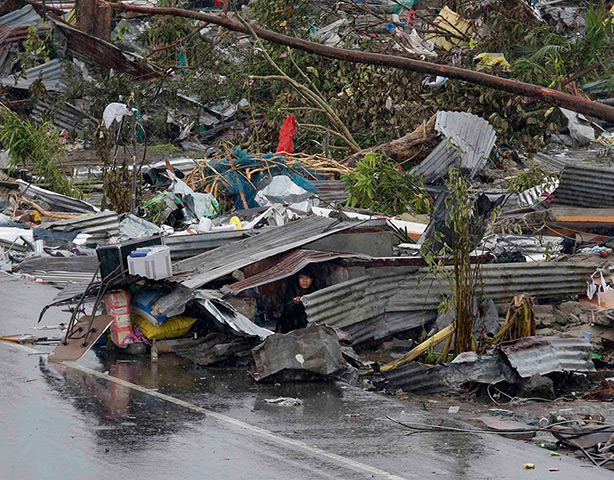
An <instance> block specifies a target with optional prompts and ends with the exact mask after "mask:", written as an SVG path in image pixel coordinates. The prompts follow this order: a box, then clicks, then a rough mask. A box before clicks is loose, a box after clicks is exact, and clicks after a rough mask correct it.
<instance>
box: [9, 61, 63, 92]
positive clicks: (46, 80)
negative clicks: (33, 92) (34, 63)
mask: <svg viewBox="0 0 614 480" xmlns="http://www.w3.org/2000/svg"><path fill="white" fill-rule="evenodd" d="M64 70H65V68H64V61H63V60H59V59H57V58H55V59H53V60H50V61H49V62H47V63H45V64H43V65H39V66H38V67H33V68H29V69H28V70H26V71H25V72H21V73H20V74H19V75H18V76H13V75H9V76H8V77H4V78H0V84H2V85H6V86H7V87H11V88H19V89H22V90H27V89H28V88H30V87H31V86H32V84H33V83H34V82H36V81H38V80H41V81H42V82H43V85H44V86H45V88H46V89H47V90H48V91H53V92H63V91H64V90H66V84H65V83H64V81H63V80H62V77H63V76H64Z"/></svg>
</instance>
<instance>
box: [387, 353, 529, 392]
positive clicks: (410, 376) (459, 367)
mask: <svg viewBox="0 0 614 480" xmlns="http://www.w3.org/2000/svg"><path fill="white" fill-rule="evenodd" d="M457 359H458V361H457ZM457 359H455V360H454V361H453V362H451V363H448V364H446V365H435V366H430V365H424V364H421V363H418V362H411V363H407V364H405V365H402V366H400V367H398V368H395V369H394V370H390V371H387V372H382V376H383V377H384V378H385V379H386V382H385V384H384V385H383V386H385V388H386V390H388V391H389V392H394V391H396V390H398V389H402V390H404V391H406V392H413V393H421V394H426V393H437V392H444V391H448V390H450V389H451V388H458V387H460V386H461V385H463V384H464V383H467V382H476V383H483V384H491V383H498V382H502V381H510V380H511V379H512V378H513V377H514V373H513V372H512V370H511V369H510V367H509V366H508V365H507V364H505V362H503V361H502V360H501V358H500V356H499V355H498V354H496V353H495V354H494V355H482V356H481V357H478V356H477V355H476V354H475V353H473V352H468V353H465V354H462V355H461V356H459V357H457ZM516 378H517V377H516Z"/></svg>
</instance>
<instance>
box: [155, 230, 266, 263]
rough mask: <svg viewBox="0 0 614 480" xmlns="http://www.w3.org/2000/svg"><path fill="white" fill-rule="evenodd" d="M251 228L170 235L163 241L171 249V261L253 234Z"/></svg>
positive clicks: (192, 255) (193, 255) (195, 254)
mask: <svg viewBox="0 0 614 480" xmlns="http://www.w3.org/2000/svg"><path fill="white" fill-rule="evenodd" d="M254 234H255V232H252V231H251V230H238V231H235V232H211V233H198V234H195V235H171V236H170V237H166V238H165V243H166V245H167V246H168V247H170V249H171V259H172V260H173V261H177V260H183V259H186V258H191V257H195V256H197V255H200V254H201V253H205V252H208V251H209V250H213V249H214V248H218V247H221V246H223V245H227V244H229V243H231V242H236V241H239V240H243V239H245V238H249V237H251V236H253V235H254Z"/></svg>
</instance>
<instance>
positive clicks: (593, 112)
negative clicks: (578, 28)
mask: <svg viewBox="0 0 614 480" xmlns="http://www.w3.org/2000/svg"><path fill="white" fill-rule="evenodd" d="M103 3H104V4H105V5H107V6H109V7H111V8H114V9H116V10H122V11H128V12H136V13H140V14H143V15H172V16H175V17H185V18H193V19H195V20H202V21H204V22H207V23H212V24H214V25H219V26H221V27H224V28H227V29H228V30H233V31H235V32H242V33H247V34H251V32H250V29H249V28H248V27H247V26H246V25H243V24H242V23H240V22H236V21H234V20H231V19H230V18H228V17H227V16H226V15H214V14H211V13H200V12H193V11H190V10H184V9H181V8H151V7H137V6H134V5H128V4H125V3H109V2H103ZM251 28H252V29H253V31H254V33H255V34H256V35H258V36H259V37H260V38H262V39H264V40H267V41H269V42H273V43H277V44H279V45H286V46H288V47H292V48H296V49H298V50H302V51H304V52H308V53H313V54H314V55H319V56H322V57H326V58H335V59H338V60H345V61H347V62H353V63H364V64H368V65H378V66H383V67H393V68H400V69H404V70H411V71H413V72H418V73H424V74H428V75H439V76H441V77H448V78H455V79H458V80H464V81H466V82H469V83H473V84H476V85H482V86H484V87H489V88H494V89H496V90H503V91H506V92H511V93H516V94H518V95H523V96H526V97H530V98H535V99H538V100H541V101H543V102H546V103H549V104H551V105H556V106H559V107H563V108H567V109H569V110H572V111H574V112H577V113H583V114H584V115H589V116H593V117H596V118H600V119H603V120H607V121H610V122H614V107H610V106H608V105H604V104H601V103H597V102H593V101H591V100H587V99H585V98H582V97H576V96H573V95H569V94H567V93H563V92H559V91H557V90H553V89H551V88H546V87H542V86H539V85H533V84H530V83H524V82H519V81H518V80H512V79H509V78H501V77H497V76H495V75H489V74H487V73H482V72H475V71H473V70H467V69H464V68H458V67H451V66H448V65H439V64H437V63H431V62H424V61H422V60H414V59H413V58H406V57H399V56H396V55H385V54H381V53H371V52H362V51H356V50H348V49H345V48H336V47H330V46H328V45H322V44H319V43H314V42H309V41H307V40H302V39H300V38H296V37H290V36H288V35H282V34H281V33H277V32H273V31H271V30H266V29H264V28H261V27H258V26H257V25H252V26H251Z"/></svg>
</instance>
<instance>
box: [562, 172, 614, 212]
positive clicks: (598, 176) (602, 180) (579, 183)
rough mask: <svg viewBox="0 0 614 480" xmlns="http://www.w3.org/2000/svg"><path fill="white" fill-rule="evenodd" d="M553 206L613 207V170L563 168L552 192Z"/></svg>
mask: <svg viewBox="0 0 614 480" xmlns="http://www.w3.org/2000/svg"><path fill="white" fill-rule="evenodd" d="M554 204H555V205H570V206H576V207H596V208H604V207H612V206H614V169H612V168H604V167H594V166H592V165H585V164H584V165H578V166H567V167H565V169H564V170H563V173H562V175H561V180H560V183H559V186H558V188H557V189H556V190H555V191H554Z"/></svg>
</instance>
